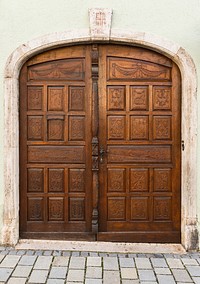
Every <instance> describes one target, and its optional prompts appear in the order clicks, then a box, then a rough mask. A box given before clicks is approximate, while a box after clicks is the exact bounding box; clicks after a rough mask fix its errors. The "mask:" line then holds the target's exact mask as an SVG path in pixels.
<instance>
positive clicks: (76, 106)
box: [69, 87, 85, 111]
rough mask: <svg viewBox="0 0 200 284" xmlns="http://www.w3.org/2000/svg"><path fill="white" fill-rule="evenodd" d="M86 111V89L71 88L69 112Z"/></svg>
mask: <svg viewBox="0 0 200 284" xmlns="http://www.w3.org/2000/svg"><path fill="white" fill-rule="evenodd" d="M84 110H85V88H84V87H69V111H84Z"/></svg>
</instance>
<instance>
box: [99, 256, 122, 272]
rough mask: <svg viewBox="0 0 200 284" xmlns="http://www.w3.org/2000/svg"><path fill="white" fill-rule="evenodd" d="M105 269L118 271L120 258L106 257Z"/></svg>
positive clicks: (104, 259)
mask: <svg viewBox="0 0 200 284" xmlns="http://www.w3.org/2000/svg"><path fill="white" fill-rule="evenodd" d="M103 268H104V269H105V270H118V269H119V264H118V258H117V257H104V258H103Z"/></svg>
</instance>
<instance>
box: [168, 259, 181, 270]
mask: <svg viewBox="0 0 200 284" xmlns="http://www.w3.org/2000/svg"><path fill="white" fill-rule="evenodd" d="M166 261H167V263H168V265H169V267H170V268H180V269H183V268H184V266H183V264H182V262H181V260H180V259H177V258H166Z"/></svg>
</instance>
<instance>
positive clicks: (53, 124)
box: [20, 46, 93, 239]
mask: <svg viewBox="0 0 200 284" xmlns="http://www.w3.org/2000/svg"><path fill="white" fill-rule="evenodd" d="M90 49H91V47H90V46H77V47H68V48H60V49H57V50H52V51H48V52H45V53H43V54H41V55H37V56H35V57H34V58H32V59H31V60H29V61H28V62H27V63H26V64H25V65H24V67H23V69H22V72H21V80H20V236H21V237H25V238H26V237H31V238H51V239H54V238H62V239H65V238H67V239H71V238H76V239H93V236H92V235H91V216H92V214H91V212H92V207H91V206H92V203H91V200H92V193H91V190H92V183H91V140H92V137H91V135H92V133H91V68H90V67H89V68H87V66H91V59H90V55H91V54H90Z"/></svg>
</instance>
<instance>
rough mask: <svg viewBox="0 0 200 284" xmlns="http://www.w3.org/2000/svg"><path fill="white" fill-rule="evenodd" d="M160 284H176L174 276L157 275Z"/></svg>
mask: <svg viewBox="0 0 200 284" xmlns="http://www.w3.org/2000/svg"><path fill="white" fill-rule="evenodd" d="M157 278H158V283H159V284H176V282H175V280H174V278H173V276H172V275H157Z"/></svg>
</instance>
